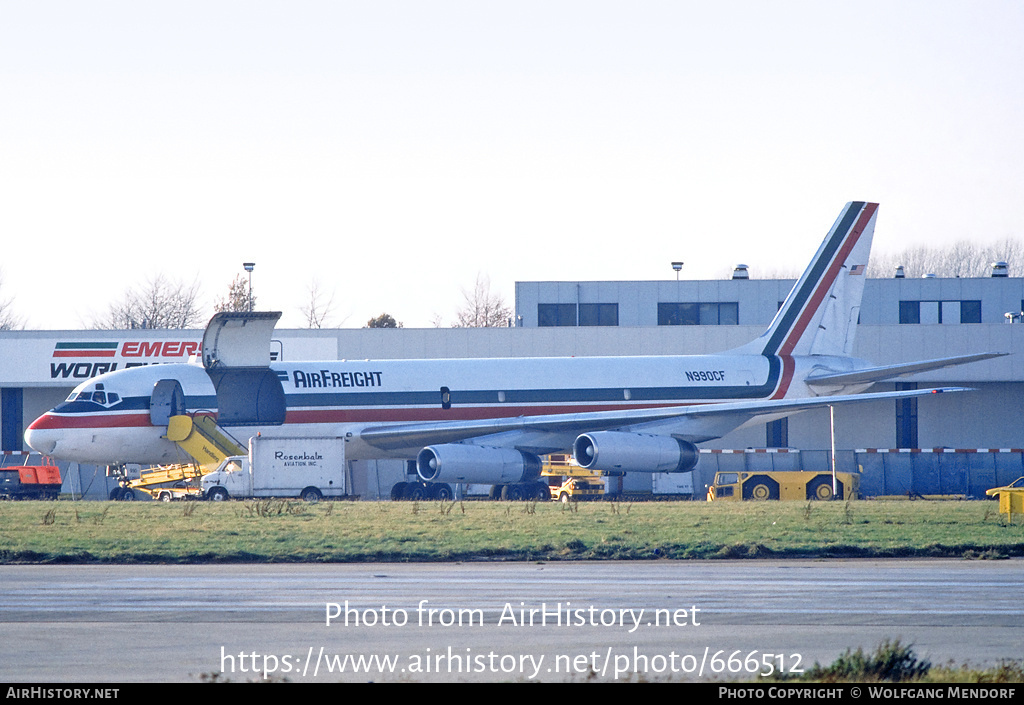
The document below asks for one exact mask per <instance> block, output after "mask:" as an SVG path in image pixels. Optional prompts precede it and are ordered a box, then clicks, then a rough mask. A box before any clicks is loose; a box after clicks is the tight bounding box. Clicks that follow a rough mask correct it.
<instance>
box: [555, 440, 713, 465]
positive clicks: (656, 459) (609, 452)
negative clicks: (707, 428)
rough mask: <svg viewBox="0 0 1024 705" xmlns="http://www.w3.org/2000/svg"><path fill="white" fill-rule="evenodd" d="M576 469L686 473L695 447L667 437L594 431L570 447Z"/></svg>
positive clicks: (691, 462)
mask: <svg viewBox="0 0 1024 705" xmlns="http://www.w3.org/2000/svg"><path fill="white" fill-rule="evenodd" d="M572 454H573V457H574V458H575V459H576V462H577V463H578V464H579V465H580V467H584V468H587V469H600V470H622V471H623V472H689V471H690V470H693V468H694V466H695V465H696V464H697V458H698V453H697V446H695V445H693V444H692V443H690V442H688V441H681V440H679V439H678V438H672V437H671V436H654V435H651V434H647V433H622V432H621V431H596V432H594V433H584V434H583V435H581V436H579V437H578V438H577V439H576V441H575V442H574V443H573V444H572Z"/></svg>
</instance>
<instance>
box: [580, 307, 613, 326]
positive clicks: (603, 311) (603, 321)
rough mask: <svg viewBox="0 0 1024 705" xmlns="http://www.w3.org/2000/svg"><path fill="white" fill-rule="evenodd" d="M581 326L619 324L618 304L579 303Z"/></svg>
mask: <svg viewBox="0 0 1024 705" xmlns="http://www.w3.org/2000/svg"><path fill="white" fill-rule="evenodd" d="M580 325H581V326H617V325H619V305H618V304H580Z"/></svg>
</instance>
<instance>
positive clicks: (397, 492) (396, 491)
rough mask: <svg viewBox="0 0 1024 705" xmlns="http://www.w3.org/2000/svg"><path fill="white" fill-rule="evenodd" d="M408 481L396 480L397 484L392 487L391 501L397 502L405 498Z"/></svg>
mask: <svg viewBox="0 0 1024 705" xmlns="http://www.w3.org/2000/svg"><path fill="white" fill-rule="evenodd" d="M408 484H409V483H408V482H396V483H395V486H394V487H392V488H391V501H392V502H397V501H398V500H400V499H405V488H406V486H407V485H408Z"/></svg>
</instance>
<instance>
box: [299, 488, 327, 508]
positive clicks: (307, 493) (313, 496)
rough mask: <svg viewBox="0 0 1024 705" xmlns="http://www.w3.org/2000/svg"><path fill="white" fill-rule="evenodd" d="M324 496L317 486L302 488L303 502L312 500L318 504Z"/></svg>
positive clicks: (301, 496) (311, 501)
mask: <svg viewBox="0 0 1024 705" xmlns="http://www.w3.org/2000/svg"><path fill="white" fill-rule="evenodd" d="M323 498H324V496H323V494H322V493H321V492H320V490H318V489H317V488H316V487H307V488H306V489H304V490H302V493H301V494H300V495H299V499H301V500H302V501H303V502H310V503H312V504H316V503H317V502H319V501H320V500H321V499H323Z"/></svg>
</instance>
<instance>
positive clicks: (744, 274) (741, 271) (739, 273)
mask: <svg viewBox="0 0 1024 705" xmlns="http://www.w3.org/2000/svg"><path fill="white" fill-rule="evenodd" d="M732 278H733V279H750V272H748V271H747V265H745V264H737V265H736V266H735V267H733V268H732Z"/></svg>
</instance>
